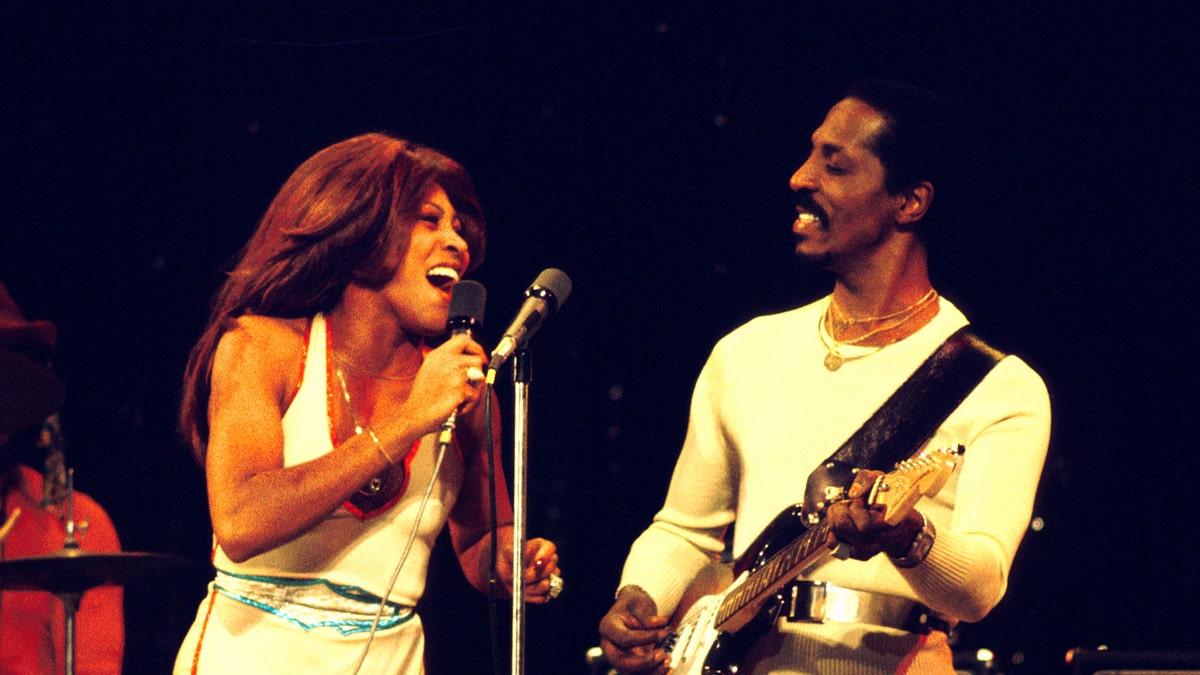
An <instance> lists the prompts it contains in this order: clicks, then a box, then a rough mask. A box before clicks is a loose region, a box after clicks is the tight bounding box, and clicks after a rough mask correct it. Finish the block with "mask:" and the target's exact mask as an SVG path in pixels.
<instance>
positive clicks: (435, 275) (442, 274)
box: [425, 265, 459, 282]
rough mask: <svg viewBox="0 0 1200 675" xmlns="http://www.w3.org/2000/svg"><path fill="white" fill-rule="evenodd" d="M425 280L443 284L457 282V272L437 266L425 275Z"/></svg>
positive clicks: (450, 268)
mask: <svg viewBox="0 0 1200 675" xmlns="http://www.w3.org/2000/svg"><path fill="white" fill-rule="evenodd" d="M425 278H427V279H429V280H431V281H438V282H445V281H458V278H459V277H458V270H456V269H454V268H453V267H446V266H444V265H438V266H437V267H434V268H433V269H431V270H429V271H428V272H426V273H425Z"/></svg>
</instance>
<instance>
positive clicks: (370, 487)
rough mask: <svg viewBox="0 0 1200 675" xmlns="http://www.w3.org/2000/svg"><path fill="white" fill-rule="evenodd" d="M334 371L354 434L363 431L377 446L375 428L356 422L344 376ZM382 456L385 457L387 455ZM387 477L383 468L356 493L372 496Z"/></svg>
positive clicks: (340, 371)
mask: <svg viewBox="0 0 1200 675" xmlns="http://www.w3.org/2000/svg"><path fill="white" fill-rule="evenodd" d="M334 372H335V373H336V374H337V380H338V384H340V385H342V399H343V400H345V401H346V410H347V411H349V413H350V421H351V422H353V423H354V435H356V436H361V435H362V433H363V432H364V431H365V432H367V435H368V436H370V438H371V440H372V441H374V443H375V445H376V446H377V447H378V445H379V439H378V438H377V437H376V436H375V430H374V429H372V428H371V427H370V426H369V425H365V424H359V422H358V415H357V414H355V412H354V404H353V403H351V402H350V389H349V387H347V386H346V377H345V376H344V375H342V369H341V368H335V369H334ZM384 456H385V457H386V456H387V455H384ZM387 477H388V471H387V470H386V469H385V470H384V472H383V473H381V474H379V475H378V476H373V477H372V478H371V480H369V481H367V483H366V485H363V486H362V487H361V488H359V489H358V493H359V494H361V495H363V496H364V497H374V496H375V495H377V494H379V493H380V492H382V491H383V486H384V485H387Z"/></svg>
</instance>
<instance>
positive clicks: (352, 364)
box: [332, 349, 408, 382]
mask: <svg viewBox="0 0 1200 675" xmlns="http://www.w3.org/2000/svg"><path fill="white" fill-rule="evenodd" d="M332 351H333V355H334V357H336V358H337V360H338V361H341V362H342V363H344V364H346V365H347V366H350V370H353V371H356V372H359V373H362V374H363V375H366V376H367V377H369V378H371V379H373V380H384V381H386V382H407V381H408V380H407V379H405V378H400V377H390V376H388V375H384V374H383V373H374V372H371V371H369V370H367V369H366V368H363V367H362V366H360V365H358V364H357V363H355V362H353V361H351V360H350V357H349V356H346V355H345V354H343V353H341V352H339V351H337V350H336V349H334V350H332Z"/></svg>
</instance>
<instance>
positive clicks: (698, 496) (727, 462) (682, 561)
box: [620, 352, 738, 614]
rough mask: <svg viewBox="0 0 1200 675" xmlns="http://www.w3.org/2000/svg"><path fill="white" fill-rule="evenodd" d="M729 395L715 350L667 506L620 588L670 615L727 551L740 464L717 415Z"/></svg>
mask: <svg viewBox="0 0 1200 675" xmlns="http://www.w3.org/2000/svg"><path fill="white" fill-rule="evenodd" d="M723 391H724V387H723V384H722V369H721V365H720V359H719V357H717V355H716V352H714V355H713V356H712V357H710V358H709V361H708V363H706V364H705V366H704V369H703V370H702V371H701V373H700V377H699V379H698V381H697V383H696V387H695V390H694V391H693V394H692V403H691V412H690V416H689V420H688V430H687V436H686V437H685V439H684V443H683V448H682V450H681V451H680V455H679V459H678V461H677V462H676V464H675V470H674V473H673V475H672V477H671V484H670V487H669V488H668V490H667V498H666V502H665V503H664V505H663V508H662V509H661V510H660V511H659V512H658V514H657V515H656V516H655V517H654V522H653V523H652V524H651V525H650V527H649V528H648V529H647V530H646V531H645V532H643V533H642V534H641V535H640V536H639V537H638V538H637V540H635V541H634V543H633V547H632V548H631V550H630V553H629V557H628V558H627V559H626V562H625V568H624V571H623V573H622V575H621V583H620V587H624V586H628V585H636V586H640V587H641V588H642V589H644V590H645V591H646V592H647V593H649V594H650V596H651V597H652V598H654V601H655V603H656V604H657V606H658V611H659V613H661V614H670V613H671V612H673V611H674V609H675V607H676V605H678V603H679V599H680V597H682V595H683V592H684V590H686V588H687V586H688V584H689V583H690V582H691V580H692V578H693V577H694V576H695V575H696V573H697V572H698V571H699V570H700V569H701V568H702V567H704V565H705V564H707V563H709V562H711V561H712V560H714V559H715V558H716V557H717V556H719V555H720V554H721V551H722V550H723V549H724V533H725V529H726V528H727V527H728V526H729V524H730V523H732V522H733V519H734V509H735V500H736V493H737V485H738V475H737V469H738V460H737V456H736V453H735V452H734V450H733V448H731V447H730V444H729V439H728V438H727V435H726V434H725V433H724V430H723V429H722V426H721V422H720V415H719V414H718V413H717V411H718V409H719V406H720V396H721V393H722V392H723Z"/></svg>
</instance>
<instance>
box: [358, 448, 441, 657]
mask: <svg viewBox="0 0 1200 675" xmlns="http://www.w3.org/2000/svg"><path fill="white" fill-rule="evenodd" d="M449 445H450V443H449V441H440V442H438V452H437V458H436V459H435V460H434V462H433V474H432V475H431V476H430V477H429V484H428V485H426V486H425V494H424V495H422V497H421V503H420V505H419V506H418V507H417V516H416V519H415V520H414V521H413V526H412V530H411V531H409V533H408V541H407V542H405V544H404V551H403V552H402V553H401V554H400V560H399V562H397V563H396V569H394V570H393V571H392V579H391V581H389V582H388V585H387V589H386V590H385V591H384V593H383V596H382V597H381V598H380V599H379V609H377V610H375V618H374V619H373V620H372V621H371V632H370V633H368V634H367V642H366V644H364V645H363V650H362V655H361V656H359V658H358V665H356V666H355V667H354V673H355V675H358V672H359V671H360V670H361V669H362V667H363V663H365V662H366V660H367V652H368V651H369V650H370V649H371V643H372V641H374V639H375V632H376V630H377V629H378V628H379V620H380V618H382V617H383V609H384V607H386V606H387V601H388V597H389V596H391V594H392V589H394V588H395V587H396V580H397V579H399V578H400V570H401V569H402V568H403V567H404V563H405V561H406V560H408V553H409V551H410V550H412V545H413V542H414V541H416V539H417V530H418V529H419V528H420V526H421V517H422V516H423V515H424V514H425V507H426V506H427V505H428V504H429V497H430V495H432V494H433V486H434V485H435V484H437V477H438V474H439V473H440V472H441V470H442V460H443V459H445V458H446V448H447V446H449ZM413 611H414V612H415V611H416V609H415V608H414V610H413Z"/></svg>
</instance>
